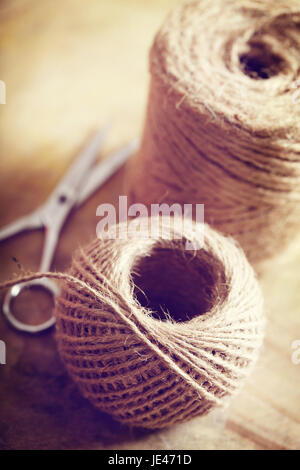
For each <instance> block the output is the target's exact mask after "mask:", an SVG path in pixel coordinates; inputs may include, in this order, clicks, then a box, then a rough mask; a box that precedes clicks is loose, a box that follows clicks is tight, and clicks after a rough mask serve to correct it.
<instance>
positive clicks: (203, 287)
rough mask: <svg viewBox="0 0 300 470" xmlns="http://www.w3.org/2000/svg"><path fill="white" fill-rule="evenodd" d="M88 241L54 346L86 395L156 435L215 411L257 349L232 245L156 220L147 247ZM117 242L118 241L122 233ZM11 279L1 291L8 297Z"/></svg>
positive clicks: (257, 331) (65, 288)
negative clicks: (190, 245) (195, 244)
mask: <svg viewBox="0 0 300 470" xmlns="http://www.w3.org/2000/svg"><path fill="white" fill-rule="evenodd" d="M152 220H153V219H144V221H145V222H146V224H141V226H140V234H139V237H138V238H127V239H116V240H109V239H106V240H95V241H94V242H93V243H92V244H90V245H89V246H88V247H87V248H86V249H84V250H83V249H81V250H79V251H78V252H77V254H76V256H75V257H74V260H73V263H72V266H71V269H70V271H69V273H67V274H60V273H46V274H45V273H42V274H41V273H39V274H33V275H28V276H26V277H23V278H22V279H21V280H22V282H23V281H27V280H32V279H37V278H38V277H41V276H43V277H50V278H54V279H59V280H62V289H61V294H60V296H59V298H58V300H57V304H56V308H55V316H56V318H57V331H56V337H57V342H58V349H59V352H60V355H61V357H62V359H63V361H64V363H65V365H66V368H67V370H68V371H69V373H70V375H71V377H72V378H73V379H74V381H75V382H76V383H77V384H78V386H79V388H80V389H81V391H82V393H83V395H84V396H85V397H86V398H88V399H89V400H90V401H91V402H92V403H93V404H94V405H95V406H96V407H98V408H100V409H101V410H103V411H105V412H108V413H110V414H111V415H113V416H114V417H115V418H116V419H117V420H119V421H121V422H123V423H127V424H130V425H134V426H142V427H146V428H162V427H165V426H167V425H170V424H172V423H175V422H179V421H183V420H187V419H190V418H192V417H194V416H196V415H203V414H206V413H207V412H209V410H211V409H212V408H213V407H215V406H224V405H225V403H227V400H228V398H229V397H231V396H232V395H233V394H234V393H235V392H236V391H237V390H238V389H239V388H240V386H241V384H242V383H243V380H244V379H245V378H246V377H247V376H248V375H249V373H250V371H251V369H252V367H253V365H254V363H255V361H256V359H257V356H258V353H259V349H260V346H261V343H262V337H263V327H264V317H263V306H262V296H261V291H260V288H259V286H258V283H257V280H256V278H255V275H254V273H253V270H252V268H251V267H250V265H249V263H248V262H247V260H246V257H245V256H244V254H243V252H242V250H241V249H240V248H239V247H237V246H236V245H235V243H234V242H233V241H232V240H230V239H227V238H225V237H224V236H223V235H221V234H219V233H217V232H216V231H214V230H213V229H211V228H210V227H208V226H207V225H205V226H204V241H203V248H202V249H199V250H196V251H188V250H186V241H190V242H192V241H195V240H196V241H197V239H198V237H199V235H198V232H197V231H196V230H195V227H196V225H195V224H194V223H193V222H191V221H185V224H184V225H182V219H179V218H174V219H171V220H172V223H170V219H167V218H160V219H159V220H160V226H159V232H158V233H157V235H156V236H155V237H154V238H147V233H148V232H147V230H148V223H149V222H151V221H152ZM118 228H119V232H118V233H119V234H121V233H123V232H124V231H125V230H126V225H125V224H123V225H120V226H119V227H118ZM16 282H17V280H16V279H14V280H13V281H9V282H7V283H5V284H3V285H2V287H9V286H11V285H13V284H15V283H16Z"/></svg>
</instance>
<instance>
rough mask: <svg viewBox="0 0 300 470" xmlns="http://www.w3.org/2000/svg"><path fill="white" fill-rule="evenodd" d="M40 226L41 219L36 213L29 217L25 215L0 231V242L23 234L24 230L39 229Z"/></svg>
mask: <svg viewBox="0 0 300 470" xmlns="http://www.w3.org/2000/svg"><path fill="white" fill-rule="evenodd" d="M42 225H43V224H42V221H41V218H40V216H39V214H38V212H37V211H36V212H33V213H31V214H29V215H25V216H24V217H20V218H19V219H17V220H16V221H15V222H12V223H11V224H8V225H6V226H5V227H3V228H2V229H0V241H2V240H5V239H6V238H9V237H12V236H13V235H16V234H17V233H20V232H24V231H25V230H32V229H35V228H40V227H42Z"/></svg>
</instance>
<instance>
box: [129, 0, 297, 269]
mask: <svg viewBox="0 0 300 470" xmlns="http://www.w3.org/2000/svg"><path fill="white" fill-rule="evenodd" d="M299 59H300V8H299V2H298V1H294V0H277V1H274V0H268V1H267V0H261V1H258V0H251V1H249V0H214V1H211V0H201V1H196V2H192V3H188V4H186V5H183V6H180V7H179V8H177V9H175V11H174V12H173V13H172V14H171V15H170V16H169V17H168V19H167V20H166V22H165V24H164V25H163V26H162V28H161V30H160V31H159V33H158V34H157V36H156V38H155V41H154V44H153V46H152V50H151V54H150V71H151V86H150V93H149V101H148V110H147V117H146V124H145V129H144V135H143V140H142V144H141V148H140V151H139V152H138V154H137V155H136V157H135V158H134V159H133V160H132V164H130V165H129V170H128V188H129V194H130V196H131V202H141V203H145V204H147V205H150V204H151V203H160V202H167V203H169V204H172V203H174V202H176V203H182V204H184V203H194V204H195V203H204V204H205V220H206V221H207V222H208V223H209V224H211V225H212V226H213V227H215V228H217V229H218V230H220V231H221V232H223V233H225V234H230V235H232V236H234V237H235V238H236V239H237V240H238V241H239V242H240V244H241V245H242V247H243V248H244V250H245V251H246V254H247V255H248V257H249V259H250V261H252V262H253V263H258V262H259V261H261V260H264V259H267V258H269V257H271V256H273V255H274V254H276V253H277V252H278V251H280V250H281V249H282V248H283V247H284V246H285V245H286V244H287V243H288V241H289V240H290V239H291V238H292V237H294V236H295V234H296V233H297V232H298V230H299V226H300V204H299V202H300V142H299V135H300V132H299V131H300V129H299V127H300V104H299V102H300V97H299V93H298V91H297V87H298V88H299V90H300V81H299V82H297V80H299V79H300V74H299ZM145 175H147V177H145Z"/></svg>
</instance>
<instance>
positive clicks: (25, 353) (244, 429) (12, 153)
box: [0, 0, 300, 449]
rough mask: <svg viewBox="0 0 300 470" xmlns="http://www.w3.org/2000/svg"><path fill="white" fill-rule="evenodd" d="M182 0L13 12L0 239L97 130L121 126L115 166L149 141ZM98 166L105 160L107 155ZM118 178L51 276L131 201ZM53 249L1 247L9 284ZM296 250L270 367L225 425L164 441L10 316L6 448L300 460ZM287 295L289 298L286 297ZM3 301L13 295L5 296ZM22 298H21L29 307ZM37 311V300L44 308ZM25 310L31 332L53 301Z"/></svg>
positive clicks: (221, 420) (3, 327)
mask: <svg viewBox="0 0 300 470" xmlns="http://www.w3.org/2000/svg"><path fill="white" fill-rule="evenodd" d="M177 3H180V2H179V1H176V0H151V2H150V1H146V0H111V1H109V2H108V1H105V0H85V1H84V2H83V1H82V0H60V1H59V2H54V1H52V0H43V2H41V1H38V0H1V2H0V47H1V54H0V79H1V80H2V81H4V82H5V84H6V104H1V105H0V152H1V153H0V227H1V226H3V225H5V224H6V223H9V222H11V221H13V220H15V219H16V218H18V217H19V216H21V215H24V214H26V213H27V212H29V211H31V210H33V209H34V208H35V207H37V206H38V205H39V204H40V203H41V202H43V201H44V200H45V198H46V197H47V195H48V194H49V193H50V192H51V190H52V189H53V188H54V187H55V185H56V183H57V182H58V181H59V179H60V177H61V176H62V175H63V173H64V172H65V170H66V169H67V168H68V166H69V164H70V163H71V161H72V159H73V158H74V156H75V154H76V152H77V150H78V149H79V147H80V146H81V145H82V144H83V143H84V142H85V140H86V139H87V138H88V136H89V134H90V133H91V131H93V130H95V129H98V128H99V127H100V126H101V125H102V124H104V123H105V122H107V121H108V120H109V119H110V120H111V121H112V127H111V131H110V134H109V136H108V139H107V142H106V144H105V148H104V152H103V156H105V155H106V154H107V153H108V152H109V151H110V150H112V149H114V148H117V147H118V146H120V145H122V144H124V143H126V142H128V141H129V140H130V139H132V138H134V137H136V136H139V135H140V134H141V130H142V127H143V120H144V112H145V106H146V101H147V91H148V83H149V76H148V51H149V48H150V45H151V43H152V40H153V37H154V35H155V33H156V31H157V30H158V28H159V26H160V25H161V23H162V21H163V20H164V18H165V16H166V14H167V12H168V11H169V10H170V8H171V7H174V6H175V5H176V4H177ZM99 158H100V157H99ZM122 181H123V171H122V170H120V171H119V172H118V173H117V174H116V175H115V176H114V177H113V178H112V179H111V180H110V181H109V182H108V183H107V184H105V185H104V186H103V187H102V188H101V189H100V190H99V191H97V192H96V193H95V194H94V195H93V196H92V197H91V198H90V199H89V201H87V203H86V204H85V205H84V206H83V207H82V208H80V210H78V211H76V212H74V213H73V214H72V215H71V217H70V218H69V219H68V221H67V223H66V225H65V226H64V229H63V232H62V234H61V239H60V243H59V246H58V249H57V251H56V255H55V259H54V263H53V269H56V270H58V271H59V270H65V269H66V268H67V267H68V265H69V263H70V260H71V257H72V252H73V250H74V249H75V248H76V247H77V246H78V245H83V244H84V243H86V242H87V241H88V240H90V239H91V238H93V237H94V236H95V228H96V223H97V218H96V207H97V206H98V205H99V204H101V203H103V202H116V201H117V198H118V195H119V194H122V184H123V183H122ZM42 242H43V238H42V236H41V234H40V233H38V232H36V233H33V232H29V233H27V234H26V233H24V234H22V235H20V236H16V237H14V238H12V239H10V240H8V241H6V242H3V243H1V244H0V280H2V281H3V280H6V279H8V278H10V277H11V276H12V275H13V274H14V273H18V270H20V267H21V268H22V267H23V268H24V269H28V270H33V271H35V270H36V269H37V267H38V263H39V259H40V253H41V248H42ZM297 253H298V254H297V255H295V252H294V251H293V248H292V247H291V249H290V252H289V253H288V254H285V258H284V259H279V260H278V261H277V264H275V265H274V267H273V269H272V270H271V272H269V274H267V275H266V277H265V278H264V279H263V280H262V285H263V289H264V293H265V296H266V308H267V311H268V312H269V314H270V316H272V322H270V323H269V325H268V331H267V339H266V343H265V349H264V351H263V353H262V358H261V360H260V362H259V364H258V366H257V368H256V371H255V373H254V375H253V376H252V377H251V379H250V382H249V383H248V384H247V386H246V387H245V389H244V390H243V392H242V393H241V394H240V395H239V396H238V397H237V399H236V400H234V402H233V403H232V405H231V406H230V408H229V410H227V411H226V413H225V414H222V413H221V414H218V413H217V414H215V415H213V416H210V417H207V418H199V419H195V420H193V421H192V422H190V423H184V424H181V425H178V426H176V427H173V428H171V429H169V430H166V431H160V432H157V433H152V432H145V431H143V432H140V431H134V430H130V429H127V428H124V427H121V426H120V425H119V424H118V423H115V422H114V421H113V420H112V419H111V418H109V417H107V416H105V415H104V414H102V413H100V412H98V411H96V410H95V409H94V408H92V407H91V406H90V405H89V403H87V402H86V400H85V399H83V398H82V397H81V396H80V395H79V393H78V391H77V389H76V387H75V386H74V385H73V383H72V382H71V380H70V379H69V378H68V376H67V375H66V373H65V371H64V368H63V366H62V364H61V363H60V360H59V357H58V354H57V350H56V346H55V341H54V338H53V332H46V333H45V334H42V335H40V336H37V337H34V338H33V337H30V336H28V335H22V334H20V333H17V332H15V331H14V330H12V329H11V328H10V327H9V326H8V325H7V323H6V322H5V321H4V319H3V316H2V315H0V339H1V340H4V341H5V343H6V346H7V353H6V354H7V363H6V364H5V365H1V366H0V447H1V448H6V449H10V448H12V449H45V448H56V449H59V448H98V449H101V448H111V449H121V448H125V449H128V448H130V449H139V448H149V449H214V448H216V449H218V448H226V449H235V448H236V449H271V448H272V449H281V448H300V365H296V364H294V363H293V362H292V360H291V355H292V352H293V351H292V350H291V343H292V341H294V340H295V339H297V338H298V339H300V327H299V320H298V319H299V311H298V310H299V304H300V285H299V279H298V277H299V276H297V272H298V268H297V267H298V266H299V262H300V254H299V250H298V251H297ZM283 285H284V286H285V291H286V292H288V293H291V295H290V297H289V298H288V299H286V298H285V300H283V298H282V294H281V293H282V291H283ZM1 295H2V294H1ZM20 297H21V296H20ZM34 299H35V298H34ZM34 299H32V298H31V299H30V298H26V293H25V292H24V296H23V297H21V298H20V299H18V304H17V305H15V308H16V311H17V312H19V313H18V314H19V315H20V317H22V316H23V317H24V318H25V317H26V318H27V319H28V318H29V317H30V319H31V321H35V320H36V319H39V320H40V319H41V318H40V317H41V315H42V316H43V315H45V316H46V315H47V310H48V309H49V306H51V305H50V304H49V302H50V300H49V299H44V300H41V301H42V305H43V308H41V307H40V304H39V306H38V308H37V303H36V301H35V300H34Z"/></svg>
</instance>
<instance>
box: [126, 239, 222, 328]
mask: <svg viewBox="0 0 300 470" xmlns="http://www.w3.org/2000/svg"><path fill="white" fill-rule="evenodd" d="M132 279H133V282H134V285H135V287H134V297H135V299H136V300H137V301H138V303H139V304H140V305H142V306H143V307H145V308H147V309H148V310H149V311H150V312H151V315H152V316H153V317H154V318H156V319H160V320H167V319H168V317H171V319H172V320H173V321H175V322H186V321H189V320H191V319H193V318H194V317H196V316H199V315H205V314H207V313H208V312H210V311H211V310H212V308H213V307H215V306H216V304H217V303H218V305H219V303H222V302H223V301H224V300H225V298H226V296H227V292H228V288H227V286H226V283H225V274H224V267H223V265H222V263H221V262H220V261H219V260H217V259H215V258H214V257H213V255H212V254H211V253H207V252H206V251H205V250H204V249H202V250H199V251H198V252H197V254H196V255H195V254H194V252H191V251H188V250H180V249H174V248H170V249H168V248H154V249H153V251H152V253H151V255H150V256H147V257H145V258H142V259H140V260H139V262H138V263H137V265H135V266H134V269H133V274H132Z"/></svg>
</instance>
